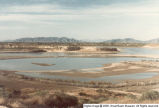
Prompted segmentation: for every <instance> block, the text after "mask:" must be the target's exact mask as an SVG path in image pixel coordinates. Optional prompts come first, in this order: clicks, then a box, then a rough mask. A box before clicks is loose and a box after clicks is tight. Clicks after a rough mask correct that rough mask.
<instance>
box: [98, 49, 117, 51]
mask: <svg viewBox="0 0 159 108" xmlns="http://www.w3.org/2000/svg"><path fill="white" fill-rule="evenodd" d="M98 50H100V51H118V49H117V48H99V49H98Z"/></svg>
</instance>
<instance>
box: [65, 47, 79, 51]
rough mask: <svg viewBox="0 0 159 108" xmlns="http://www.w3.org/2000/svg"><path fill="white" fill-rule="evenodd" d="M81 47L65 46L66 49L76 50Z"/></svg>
mask: <svg viewBox="0 0 159 108" xmlns="http://www.w3.org/2000/svg"><path fill="white" fill-rule="evenodd" d="M80 49H81V48H80V47H79V46H69V47H67V51H77V50H80Z"/></svg>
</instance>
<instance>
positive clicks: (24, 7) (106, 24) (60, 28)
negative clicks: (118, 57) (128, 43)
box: [0, 0, 159, 40]
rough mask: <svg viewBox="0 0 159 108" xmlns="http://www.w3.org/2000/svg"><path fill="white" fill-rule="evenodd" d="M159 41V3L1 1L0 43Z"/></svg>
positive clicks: (139, 0)
mask: <svg viewBox="0 0 159 108" xmlns="http://www.w3.org/2000/svg"><path fill="white" fill-rule="evenodd" d="M23 37H69V38H75V39H87V40H95V39H106V40H107V39H115V38H135V39H139V40H149V39H153V38H159V0H0V40H11V39H17V38H23Z"/></svg>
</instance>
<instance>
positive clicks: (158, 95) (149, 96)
mask: <svg viewBox="0 0 159 108" xmlns="http://www.w3.org/2000/svg"><path fill="white" fill-rule="evenodd" d="M157 99H159V92H157V91H148V92H145V93H143V94H142V96H141V100H157Z"/></svg>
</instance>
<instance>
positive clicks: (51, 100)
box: [44, 93, 78, 108]
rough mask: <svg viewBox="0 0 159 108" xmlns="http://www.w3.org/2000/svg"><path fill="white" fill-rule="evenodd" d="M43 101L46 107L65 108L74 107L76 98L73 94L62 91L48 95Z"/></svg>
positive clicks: (76, 101) (76, 102)
mask: <svg viewBox="0 0 159 108" xmlns="http://www.w3.org/2000/svg"><path fill="white" fill-rule="evenodd" d="M44 103H45V105H46V106H48V107H57V108H67V107H75V106H77V105H78V99H77V98H76V97H74V96H70V95H67V94H63V93H57V94H54V95H50V96H48V97H47V98H46V99H45V100H44Z"/></svg>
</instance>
